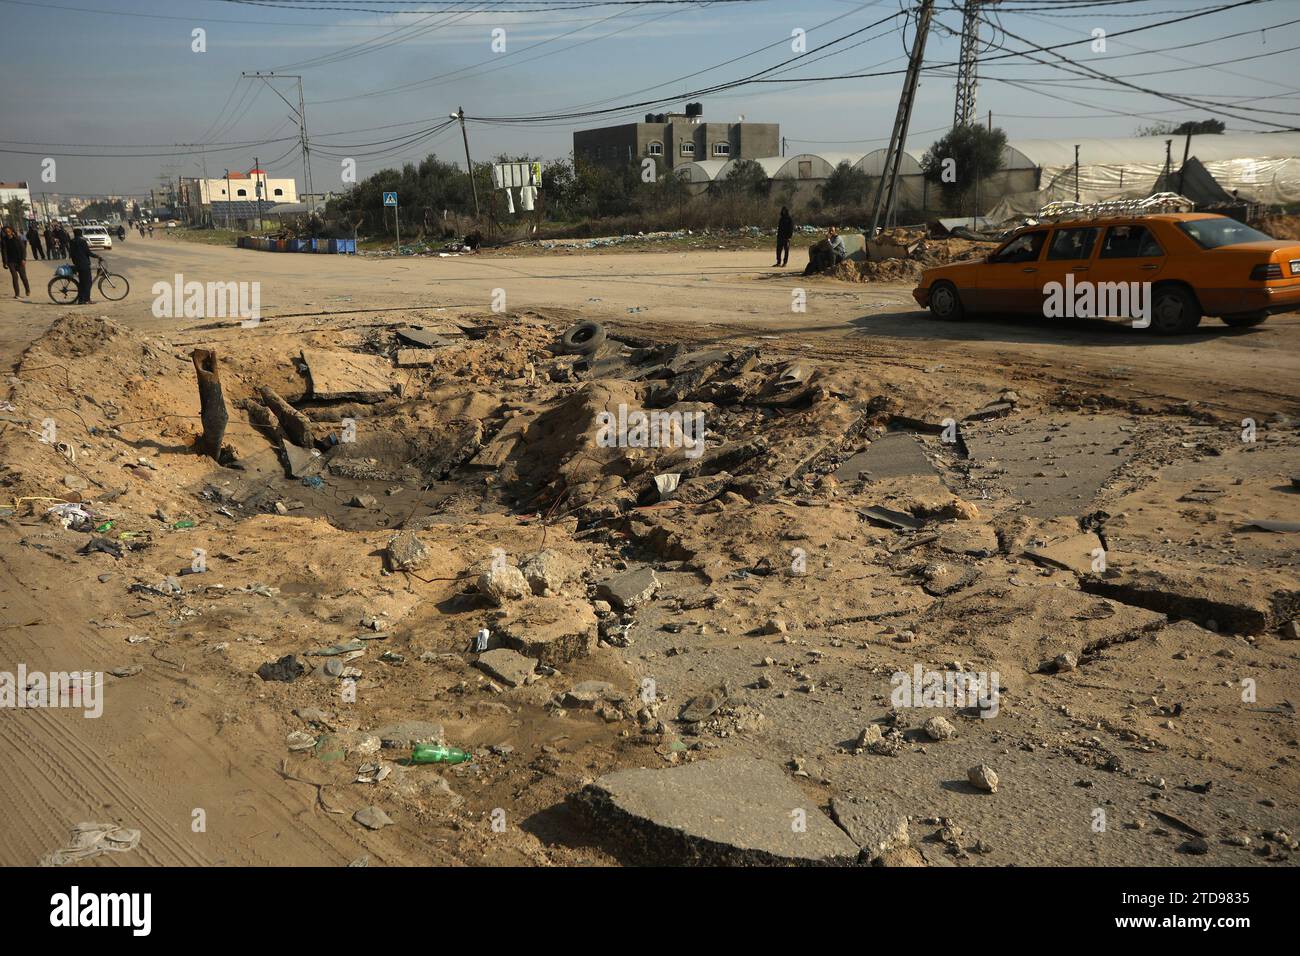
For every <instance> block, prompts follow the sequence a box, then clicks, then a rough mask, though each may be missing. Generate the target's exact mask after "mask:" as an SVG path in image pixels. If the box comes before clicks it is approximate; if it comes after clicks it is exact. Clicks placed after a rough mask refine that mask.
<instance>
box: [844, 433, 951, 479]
mask: <svg viewBox="0 0 1300 956" xmlns="http://www.w3.org/2000/svg"><path fill="white" fill-rule="evenodd" d="M932 474H935V470H934V466H933V465H931V464H930V461H929V459H927V458H926V457H925V454H924V453H923V452H922V451H921V446H920V444H919V443H918V442H917V440H916V439H915V438H913V437H912V436H911V435H902V434H894V435H885V436H884V437H883V438H879V439H877V440H876V441H873V442H872V443H871V444H870V445H868V446H867V447H866V448H864V449H862V451H860V452H858V453H857V454H855V455H853V456H852V457H851V458H849V460H848V461H846V462H844V464H842V465H840V467H839V468H837V469H836V470H835V478H836V480H837V481H858V480H862V481H879V480H881V479H883V478H912V477H915V476H917V475H932Z"/></svg>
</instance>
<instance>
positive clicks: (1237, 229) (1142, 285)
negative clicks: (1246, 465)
mask: <svg viewBox="0 0 1300 956" xmlns="http://www.w3.org/2000/svg"><path fill="white" fill-rule="evenodd" d="M1120 293H1122V295H1121V294H1120ZM1130 293H1131V295H1130ZM912 296H913V297H914V298H915V299H916V301H917V302H918V303H919V304H920V305H921V306H922V307H928V308H929V309H930V312H931V314H933V315H934V316H935V317H936V318H940V319H952V320H955V319H961V318H963V317H964V316H965V315H967V314H970V313H1022V314H1033V315H1042V316H1048V317H1057V316H1067V317H1077V318H1126V319H1127V318H1132V319H1133V320H1134V321H1133V324H1134V326H1135V327H1137V328H1150V329H1151V330H1152V331H1154V332H1158V333H1161V334H1165V335H1174V334H1179V333H1184V332H1190V331H1192V330H1193V329H1195V328H1196V327H1197V325H1198V324H1199V323H1200V321H1201V317H1202V316H1203V315H1213V316H1218V317H1219V318H1220V319H1222V320H1223V321H1224V322H1225V323H1226V324H1227V325H1230V326H1234V327H1242V326H1249V325H1258V324H1259V323H1260V322H1263V321H1264V320H1265V319H1266V318H1268V316H1269V315H1272V314H1273V313H1276V312H1288V311H1295V310H1300V243H1297V242H1286V241H1281V240H1277V239H1273V238H1272V237H1270V236H1266V235H1265V234H1264V233H1262V232H1260V231H1259V230H1257V229H1252V228H1251V227H1250V226H1247V225H1245V224H1244V223H1241V222H1238V221H1237V220H1235V219H1230V218H1228V217H1227V216H1216V215H1210V214H1205V213H1142V214H1128V215H1125V214H1117V215H1103V216H1092V217H1074V218H1069V219H1061V220H1058V221H1055V222H1040V223H1038V224H1036V225H1028V226H1024V227H1022V228H1020V229H1018V230H1017V231H1016V232H1015V233H1014V234H1012V235H1011V236H1010V237H1009V238H1008V239H1007V240H1006V241H1005V242H1004V243H1003V244H1002V245H1001V246H1000V247H998V249H997V251H995V252H994V253H992V254H991V255H988V256H985V257H984V258H982V259H972V260H968V261H963V262H954V263H950V264H948V265H943V266H937V267H935V268H931V269H926V270H925V271H924V272H923V273H922V274H921V280H920V284H919V285H918V286H917V288H916V289H915V290H913V292H912ZM1117 306H1118V307H1117ZM1135 306H1137V307H1140V308H1135ZM1076 307H1077V308H1076ZM1139 314H1140V315H1141V316H1142V317H1143V318H1145V322H1143V321H1139Z"/></svg>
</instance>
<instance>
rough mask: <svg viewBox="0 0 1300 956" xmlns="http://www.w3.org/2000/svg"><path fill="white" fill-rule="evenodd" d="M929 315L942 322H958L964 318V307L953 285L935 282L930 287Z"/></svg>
mask: <svg viewBox="0 0 1300 956" xmlns="http://www.w3.org/2000/svg"><path fill="white" fill-rule="evenodd" d="M930 314H931V315H933V316H934V317H935V318H936V319H941V320H943V321H944V322H959V321H961V320H962V319H964V318H965V317H966V307H965V306H963V305H962V304H961V295H960V294H958V292H957V287H956V286H955V285H953V284H952V283H951V282H936V283H935V284H934V285H932V286H930Z"/></svg>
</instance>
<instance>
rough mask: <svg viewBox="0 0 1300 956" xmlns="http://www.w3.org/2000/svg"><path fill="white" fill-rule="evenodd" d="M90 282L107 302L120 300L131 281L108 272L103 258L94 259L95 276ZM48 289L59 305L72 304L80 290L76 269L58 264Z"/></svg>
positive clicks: (127, 291)
mask: <svg viewBox="0 0 1300 956" xmlns="http://www.w3.org/2000/svg"><path fill="white" fill-rule="evenodd" d="M91 282H94V283H95V286H96V288H98V289H99V294H100V295H101V296H103V297H104V298H105V299H107V300H108V301H109V302H120V301H121V300H122V299H125V298H126V297H127V294H128V293H130V291H131V283H129V282H127V281H126V276H124V275H119V274H118V273H116V272H109V271H108V269H107V268H105V267H104V260H103V259H99V260H97V261H96V263H95V277H94V278H93V279H91ZM48 289H49V293H50V298H51V299H53V300H54V301H55V302H57V303H58V304H59V305H72V304H73V303H74V302H76V301H77V293H78V291H80V290H79V287H78V285H77V270H76V269H74V268H73V267H72V266H59V267H58V268H57V269H55V270H54V278H53V279H51V280H50V284H49V286H48Z"/></svg>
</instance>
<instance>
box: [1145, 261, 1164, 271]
mask: <svg viewBox="0 0 1300 956" xmlns="http://www.w3.org/2000/svg"><path fill="white" fill-rule="evenodd" d="M1142 268H1143V269H1147V270H1151V269H1159V268H1160V266H1159V265H1157V264H1156V263H1154V262H1153V263H1150V264H1149V265H1145V266H1142Z"/></svg>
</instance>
